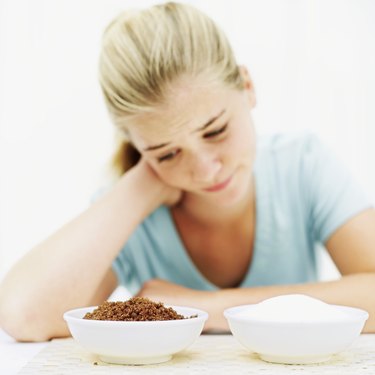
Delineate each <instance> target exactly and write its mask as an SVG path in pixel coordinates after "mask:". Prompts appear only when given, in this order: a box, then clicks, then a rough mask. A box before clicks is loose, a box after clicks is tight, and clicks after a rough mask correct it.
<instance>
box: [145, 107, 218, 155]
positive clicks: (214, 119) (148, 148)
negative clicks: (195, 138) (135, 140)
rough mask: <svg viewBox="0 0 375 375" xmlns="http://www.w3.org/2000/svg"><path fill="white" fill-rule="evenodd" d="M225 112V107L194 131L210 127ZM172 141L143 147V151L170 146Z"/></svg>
mask: <svg viewBox="0 0 375 375" xmlns="http://www.w3.org/2000/svg"><path fill="white" fill-rule="evenodd" d="M224 113H225V109H223V110H222V111H221V112H220V113H219V114H218V115H216V116H214V117H212V118H211V119H209V120H208V121H207V122H206V123H205V124H204V125H203V126H200V127H199V128H198V129H196V130H194V131H193V133H195V132H200V131H202V130H204V129H206V128H207V127H209V126H210V125H211V124H212V123H214V122H215V121H216V120H217V119H218V118H220V117H221V116H222V115H223V114H224ZM170 143H171V142H166V143H161V144H160V145H154V146H148V147H146V148H144V149H143V151H153V150H158V149H159V148H163V147H165V146H168V145H169V144H170Z"/></svg>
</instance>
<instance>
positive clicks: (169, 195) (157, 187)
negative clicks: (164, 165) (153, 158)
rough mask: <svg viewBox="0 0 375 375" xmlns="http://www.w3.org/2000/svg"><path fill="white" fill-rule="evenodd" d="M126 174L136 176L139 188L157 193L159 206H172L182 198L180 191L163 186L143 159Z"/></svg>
mask: <svg viewBox="0 0 375 375" xmlns="http://www.w3.org/2000/svg"><path fill="white" fill-rule="evenodd" d="M128 173H134V174H137V175H138V178H139V180H140V182H139V183H140V184H141V185H140V186H146V187H149V188H150V189H153V190H154V191H157V192H158V199H159V200H160V202H159V205H161V204H166V205H167V206H174V205H176V204H177V203H178V202H179V201H180V200H181V198H182V191H181V190H179V189H176V188H174V187H172V186H169V185H167V184H165V183H164V182H163V181H162V180H161V179H160V178H159V177H158V176H157V174H156V173H155V172H154V170H153V169H152V168H151V166H150V165H149V164H148V163H147V161H146V160H144V159H141V160H140V161H139V162H138V164H137V165H136V166H134V167H133V168H132V169H131V170H130V171H129V172H128ZM125 175H126V174H125Z"/></svg>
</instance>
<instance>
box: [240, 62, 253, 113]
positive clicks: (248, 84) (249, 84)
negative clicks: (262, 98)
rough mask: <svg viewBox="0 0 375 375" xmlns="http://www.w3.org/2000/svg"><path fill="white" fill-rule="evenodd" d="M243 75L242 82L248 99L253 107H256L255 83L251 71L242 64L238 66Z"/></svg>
mask: <svg viewBox="0 0 375 375" xmlns="http://www.w3.org/2000/svg"><path fill="white" fill-rule="evenodd" d="M238 69H239V71H240V74H241V77H242V82H243V84H244V90H245V92H246V94H247V96H248V101H249V104H250V107H251V108H254V107H255V105H256V97H255V90H254V85H253V81H252V80H251V78H250V74H249V71H248V70H247V68H246V66H244V65H240V66H239V67H238Z"/></svg>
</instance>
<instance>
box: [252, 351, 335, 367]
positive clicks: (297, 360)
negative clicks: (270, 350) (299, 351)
mask: <svg viewBox="0 0 375 375" xmlns="http://www.w3.org/2000/svg"><path fill="white" fill-rule="evenodd" d="M258 355H259V357H260V359H262V360H263V361H265V362H272V363H282V364H286V365H308V364H312V363H321V362H326V361H328V360H330V359H331V355H318V356H313V357H310V356H309V357H285V356H276V355H272V354H271V355H268V354H260V353H258Z"/></svg>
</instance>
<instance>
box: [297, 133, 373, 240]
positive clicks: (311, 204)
mask: <svg viewBox="0 0 375 375" xmlns="http://www.w3.org/2000/svg"><path fill="white" fill-rule="evenodd" d="M302 152H303V154H302V158H301V166H302V173H301V175H302V176H303V181H302V188H303V190H304V191H305V194H306V199H307V206H308V209H309V219H310V228H311V229H312V230H313V234H314V237H315V240H316V241H318V242H321V243H323V244H324V243H325V242H326V241H327V240H328V238H329V237H330V236H331V235H332V234H333V232H335V230H336V229H338V228H339V227H340V226H341V225H343V224H344V223H345V222H346V221H347V220H349V219H350V218H352V217H353V216H355V215H357V214H359V213H360V212H361V211H363V210H365V209H366V208H369V207H371V206H372V203H371V200H370V198H369V196H368V195H367V194H366V193H365V192H364V190H363V189H362V187H361V186H360V185H359V184H358V183H357V182H356V181H355V180H354V178H353V176H352V175H351V173H350V172H349V171H348V169H347V168H345V167H344V165H343V164H342V163H341V162H340V161H339V160H338V158H337V157H336V156H335V155H334V153H333V152H331V151H330V150H329V149H328V148H327V147H326V146H325V145H324V144H323V143H322V142H321V141H320V140H319V139H318V137H316V136H315V135H312V134H309V135H308V136H306V140H305V144H304V147H303V151H302Z"/></svg>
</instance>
